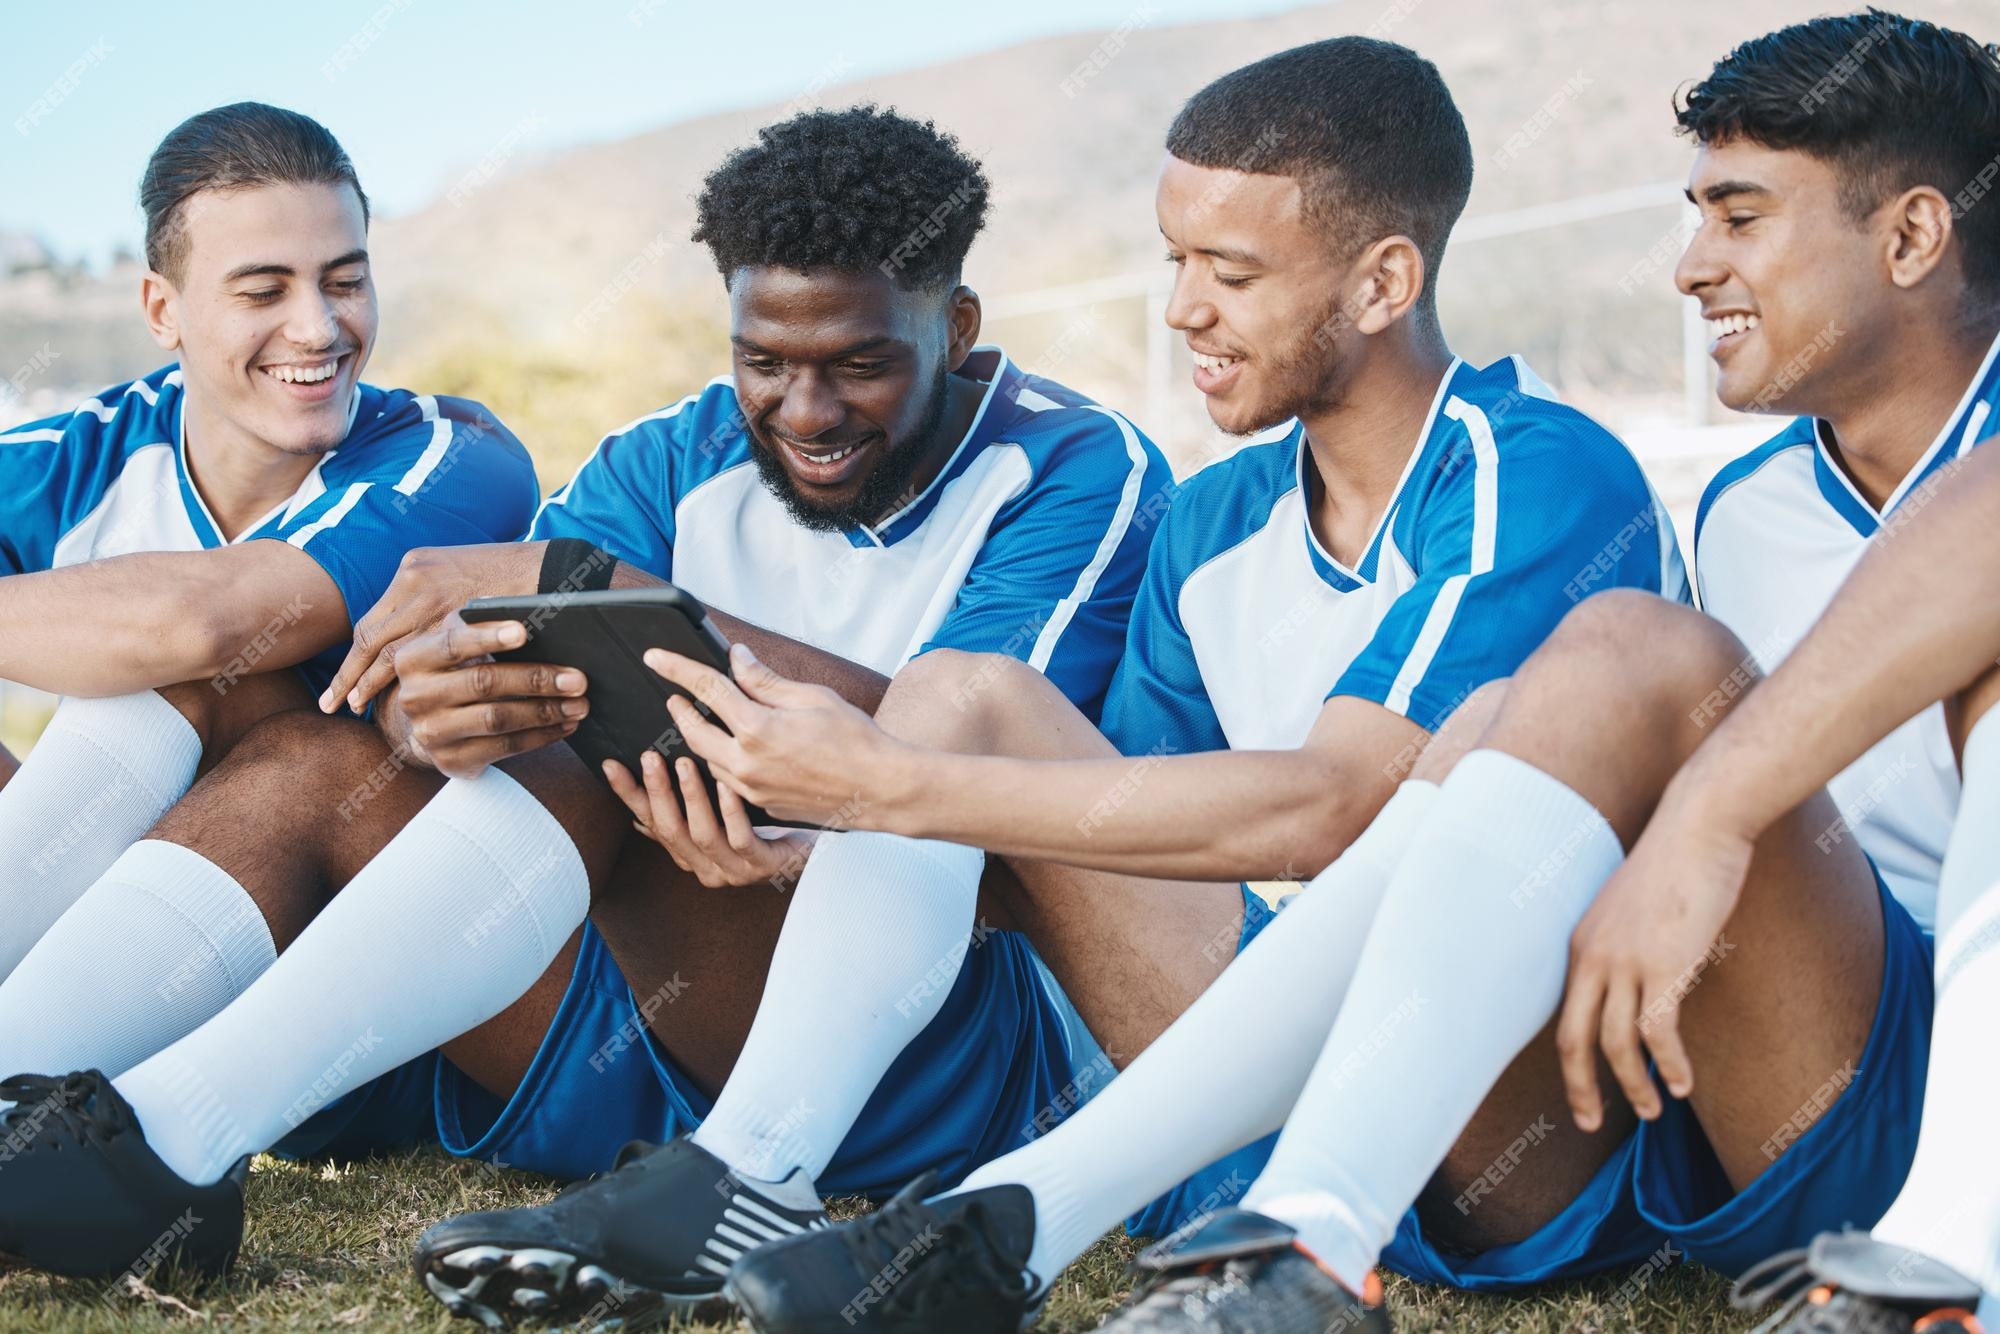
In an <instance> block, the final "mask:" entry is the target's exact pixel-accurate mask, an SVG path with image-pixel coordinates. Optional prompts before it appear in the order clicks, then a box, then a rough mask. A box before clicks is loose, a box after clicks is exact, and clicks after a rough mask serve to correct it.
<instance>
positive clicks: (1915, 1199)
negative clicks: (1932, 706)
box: [1875, 710, 2000, 1304]
mask: <svg viewBox="0 0 2000 1334" xmlns="http://www.w3.org/2000/svg"><path fill="white" fill-rule="evenodd" d="M1964 773H1965V783H1964V786H1963V788H1962V789H1961V795H1960V798H1959V804H1958V823H1957V824H1955V825H1954V826H1953V827H1952V831H1951V843H1950V845H1949V846H1948V847H1947V848H1946V850H1945V858H1944V869H1943V872H1942V874H1941V876H1940V878H1939V881H1938V909H1937V928H1938V930H1937V980H1938V993H1937V1011H1936V1013H1935V1015H1934V1017H1933V1019H1932V1021H1931V1056H1930V1064H1929V1067H1928V1074H1927V1076H1926V1084H1925V1089H1924V1117H1923V1124H1922V1128H1921V1129H1920V1130H1919V1132H1918V1135H1917V1156H1916V1159H1915V1161H1913V1162H1912V1163H1911V1164H1910V1175H1909V1177H1908V1179H1907V1180H1905V1181H1904V1182H1903V1189H1902V1190H1901V1191H1900V1192H1899V1193H1898V1194H1897V1196H1896V1202H1895V1203H1894V1204H1892V1205H1890V1206H1889V1212H1888V1213H1887V1214H1885V1215H1883V1217H1882V1220H1881V1222H1879V1223H1877V1224H1876V1225H1875V1235H1876V1236H1878V1237H1881V1238H1883V1239H1885V1240H1888V1241H1892V1242H1895V1243H1896V1244H1897V1245H1899V1246H1907V1247H1909V1248H1910V1249H1911V1250H1915V1251H1921V1252H1923V1253H1924V1254H1925V1255H1929V1256H1932V1257H1934V1258H1936V1259H1939V1260H1942V1261H1944V1262H1945V1263H1946V1264H1948V1265H1950V1266H1951V1267H1952V1268H1954V1269H1956V1270H1958V1271H1959V1272H1960V1273H1961V1274H1964V1275H1965V1276H1966V1277H1967V1278H1969V1279H1972V1280H1973V1281H1975V1282H1976V1283H1978V1284H1979V1285H1980V1287H1982V1288H1984V1289H1985V1290H1986V1294H1987V1300H1988V1303H1989V1304H2000V1138H1996V1137H1995V1135H1994V1129H1993V1109H1994V1108H1995V1107H1996V1106H2000V1053H1996V1051H1995V1045H1994V1041H1993V1024H1994V1020H1995V1019H1996V1018H2000V710H1995V711H1994V712H1992V713H1989V714H1987V716H1985V717H1984V718H1981V719H1980V720H1979V723H1978V725H1977V726H1975V727H1974V728H1973V729H1972V733H1971V735H1969V736H1968V737H1967V738H1966V741H1965V762H1964Z"/></svg>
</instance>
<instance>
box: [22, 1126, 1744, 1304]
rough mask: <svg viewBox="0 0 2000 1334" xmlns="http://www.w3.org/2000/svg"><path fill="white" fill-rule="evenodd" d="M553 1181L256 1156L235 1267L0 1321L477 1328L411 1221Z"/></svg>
mask: <svg viewBox="0 0 2000 1334" xmlns="http://www.w3.org/2000/svg"><path fill="white" fill-rule="evenodd" d="M553 1192H554V1187H553V1186H552V1185H551V1184H550V1183H549V1182H548V1181H546V1180H545V1179H542V1178H538V1177H532V1176H528V1175H525V1174H523V1173H519V1172H513V1171H508V1170H505V1169H496V1168H492V1167H487V1166H484V1165H481V1164H475V1163H467V1162H458V1161H453V1160H451V1159H448V1158H445V1157H444V1156H442V1155H440V1154H436V1153H422V1154H416V1155H412V1156H408V1157H402V1158H394V1159H385V1160H380V1161H376V1162H371V1163H362V1164H357V1165H353V1166H348V1167H337V1168H336V1167H329V1166H324V1165H312V1164H300V1163H286V1162H278V1161H275V1160H273V1159H270V1158H261V1159H259V1160H258V1162H257V1166H256V1171H255V1173H254V1174H253V1175H252V1177H251V1182H250V1201H249V1203H250V1232H249V1235H248V1236H247V1237H246V1238H245V1240H244V1251H243V1257H242V1260H241V1261H240V1262H239V1264H238V1267H237V1269H236V1272H235V1274H234V1275H233V1276H232V1277H231V1278H230V1279H229V1280H228V1281H227V1282H225V1283H218V1284H212V1285H209V1286H206V1287H200V1286H193V1285H189V1284H181V1283H175V1282H172V1281H170V1280H156V1281H155V1284H154V1285H146V1284H140V1283H136V1282H127V1283H123V1284H115V1285H114V1284H106V1283H98V1282H80V1281H75V1280H68V1279H51V1278H46V1277H44V1276H42V1275H39V1274H32V1273H26V1272H14V1273H9V1274H7V1275H5V1276H4V1277H0V1330H6V1331H11V1330H49V1331H56V1332H57V1334H104V1332H106V1331H127V1330H148V1329H167V1328H172V1329H181V1330H192V1329H194V1328H196V1327H198V1326H214V1327H217V1328H226V1329H229V1330H232V1331H233V1330H280V1329H284V1330H305V1329H336V1330H338V1329H357V1330H370V1329H430V1330H447V1329H452V1330H459V1331H464V1330H471V1329H475V1328H476V1326H473V1325H470V1324H465V1323H460V1322H455V1321H452V1320H450V1319H449V1318H448V1317H446V1316H445V1314H444V1312H443V1308H441V1307H440V1306H438V1305H437V1304H436V1303H435V1302H433V1301H432V1300H431V1299H430V1298H429V1297H428V1296H426V1295H425V1294H424V1292H423V1290H422V1289H421V1288H420V1287H419V1286H418V1284H417V1283H416V1281H415V1280H414V1279H413V1278H412V1277H411V1272H410V1265H409V1257H410V1250H411V1247H412V1246H413V1244H414V1243H415V1242H416V1239H417V1234H418V1233H420V1232H422V1231H423V1229H424V1228H425V1227H427V1226H429V1225H430V1224H431V1223H433V1222H435V1221H437V1220H438V1219H440V1218H444V1217H447V1216H449V1215H451V1214H456V1213H461V1212H464V1211H465V1210H468V1209H486V1208H497V1207H504V1206H508V1205H516V1204H532V1203H537V1202H539V1201H541V1200H544V1199H546V1198H548V1197H549V1196H550V1195H551V1194H552V1193H553ZM839 1212H852V1210H851V1209H847V1210H840V1211H839ZM1131 1254H1132V1247H1131V1244H1130V1243H1129V1242H1128V1241H1126V1240H1125V1239H1124V1238H1123V1237H1118V1236H1114V1237H1107V1238H1105V1239H1104V1240H1103V1241H1101V1242H1099V1243H1098V1244H1097V1246H1096V1247H1094V1248H1093V1249H1092V1250H1091V1251H1090V1253H1089V1254H1087V1255H1085V1256H1084V1257H1083V1259H1081V1260H1079V1261H1078V1262H1077V1263H1076V1264H1075V1265H1073V1266H1071V1267H1070V1269H1069V1270H1068V1271H1067V1272H1065V1273H1064V1274H1063V1277H1062V1281H1061V1282H1060V1284H1059V1285H1058V1287H1057V1291H1056V1292H1055V1293H1054V1294H1053V1295H1052V1296H1051V1298H1050V1300H1049V1304H1048V1308H1047V1311H1046V1312H1045V1314H1044V1317H1043V1320H1042V1323H1041V1324H1040V1326H1038V1328H1039V1329H1042V1330H1046V1331H1065V1332H1066V1331H1072V1330H1087V1329H1093V1328H1095V1327H1096V1325H1097V1322H1098V1321H1099V1320H1101V1319H1102V1318H1103V1316H1104V1314H1105V1313H1106V1312H1108V1311H1110V1310H1111V1309H1112V1308H1113V1307H1115V1306H1116V1305H1117V1304H1118V1301H1119V1299H1120V1297H1121V1296H1123V1294H1124V1292H1125V1291H1126V1280H1125V1274H1124V1270H1125V1263H1126V1261H1127V1260H1128V1259H1129V1258H1130V1257H1131ZM1389 1291H1390V1300H1391V1302H1392V1304H1393V1307H1394V1310H1395V1313H1396V1323H1397V1328H1398V1329H1399V1330H1408V1331H1434V1330H1436V1331H1442V1330H1480V1331H1490V1332H1492V1334H1501V1332H1502V1331H1506V1332H1507V1334H1569V1332H1571V1331H1576V1332H1578V1334H1587V1332H1595V1331H1624V1330H1645V1331H1653V1330H1687V1331H1695V1332H1697V1334H1698V1332H1700V1331H1722V1330H1740V1329H1742V1328H1744V1327H1745V1324H1746V1322H1745V1321H1743V1320H1742V1319H1741V1318H1740V1317H1736V1316H1732V1315H1731V1314H1730V1312H1729V1310H1728V1307H1727V1304H1726V1303H1725V1302H1724V1301H1723V1299H1722V1293H1723V1285H1722V1283H1721V1281H1720V1280H1719V1279H1716V1278H1714V1277H1713V1276H1711V1275H1708V1274H1707V1273H1705V1272H1704V1271H1701V1270H1697V1269H1694V1268H1693V1267H1691V1266H1680V1265H1675V1266H1671V1267H1668V1268H1665V1269H1662V1270H1659V1271H1657V1272H1650V1273H1646V1272H1641V1273H1638V1274H1635V1275H1633V1276H1631V1277H1626V1276H1619V1277H1613V1278H1606V1279H1602V1280H1597V1281H1593V1282H1589V1283H1581V1284H1569V1285H1564V1286H1560V1287H1553V1288H1550V1289H1548V1290H1547V1291H1545V1292H1539V1293H1536V1294H1535V1295H1533V1296H1531V1297H1527V1298H1521V1299H1514V1300H1501V1299H1494V1298H1473V1297H1465V1296H1461V1295H1458V1294H1455V1293H1448V1292H1444V1291H1441V1290H1438V1289H1432V1288H1420V1287H1417V1286H1415V1285H1413V1284H1409V1283H1404V1282H1401V1281H1396V1282H1393V1283H1392V1284H1391V1285H1390V1290H1389ZM686 1328H690V1329H696V1330H702V1331H723V1330H733V1329H738V1328H741V1326H738V1325H733V1324H724V1325H714V1324H709V1325H695V1326H688V1327H686ZM940 1334H948V1332H947V1331H940Z"/></svg>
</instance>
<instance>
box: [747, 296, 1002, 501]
mask: <svg viewBox="0 0 2000 1334" xmlns="http://www.w3.org/2000/svg"><path fill="white" fill-rule="evenodd" d="M729 309H730V342H731V344H732V345H733V347H734V349H735V357H734V360H735V371H736V397H737V401H738V402H739V403H740V404H741V406H742V408H743V415H744V418H745V421H746V422H747V424H748V428H749V432H750V439H751V443H752V445H753V446H754V447H755V458H756V461H757V466H758V469H759V471H760V472H761V473H762V474H763V477H764V481H765V484H766V485H768V486H769V487H770V488H771V489H772V490H773V491H774V492H776V493H777V494H778V495H779V496H780V497H782V498H783V499H784V501H785V503H786V506H787V508H789V509H790V510H791V512H792V515H793V517H794V518H795V519H797V520H798V521H799V522H800V523H802V524H805V525H806V526H807V527H811V528H816V529H821V530H826V531H838V530H842V529H846V528H849V527H853V526H855V525H857V524H873V523H877V522H879V521H881V520H882V519H884V518H886V517H888V516H889V515H890V514H892V513H893V512H894V511H895V510H897V509H899V508H901V502H903V501H905V500H907V499H912V498H914V493H915V491H916V489H918V487H919V485H920V483H921V482H922V481H925V480H928V477H929V476H934V475H935V471H936V468H937V467H939V466H941V465H942V462H943V456H944V455H945V454H947V453H949V451H950V449H951V448H952V446H953V445H954V444H955V443H956V442H955V441H953V440H950V439H946V438H944V433H943V432H944V426H945V422H946V412H947V409H948V407H949V406H950V391H949V386H950V384H951V380H950V374H951V372H952V371H954V370H956V369H957V368H958V366H959V364H960V363H961V362H963V361H964V359H965V356H966V354H967V353H968V352H970V351H971V349H972V345H973V343H974V341H975V340H976V339H977V337H978V331H979V313H978V311H979V308H978V301H977V298H975V297H973V296H972V294H971V292H970V291H969V290H968V289H965V288H962V287H961V288H958V289H957V290H956V291H954V292H952V293H950V294H949V295H941V294H939V293H937V292H927V291H908V290H905V289H903V288H900V287H898V286H896V284H894V283H893V282H891V281H890V280H889V279H888V278H886V277H884V276H883V275H882V274H880V273H878V272H872V271H871V272H867V273H854V272H847V271H844V270H835V269H814V270H809V271H806V272H803V273H802V272H799V271H797V270H794V269H787V268H783V267H778V266H769V267H754V268H744V269H739V270H738V271H737V272H736V273H735V275H734V276H733V277H732V279H731V281H730V284H729Z"/></svg>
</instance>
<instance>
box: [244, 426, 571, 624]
mask: <svg viewBox="0 0 2000 1334" xmlns="http://www.w3.org/2000/svg"><path fill="white" fill-rule="evenodd" d="M368 429H369V435H368V437H367V439H366V440H365V441H363V442H361V448H360V449H358V450H355V452H354V454H352V455H349V451H350V450H353V449H354V445H353V444H352V443H350V444H349V445H344V446H343V447H342V453H341V455H336V456H335V457H334V458H332V459H330V460H329V462H328V465H327V470H326V472H327V477H326V480H327V489H326V491H325V493H324V494H322V495H320V496H319V497H317V498H316V499H314V500H313V502H312V503H311V504H309V505H306V506H305V507H304V508H302V509H300V510H299V511H298V513H296V514H294V515H292V516H290V517H289V518H287V519H286V520H284V521H283V522H282V523H281V524H280V525H279V526H278V528H277V529H276V531H274V532H271V533H269V534H267V535H268V536H270V537H274V538H276V539H278V540H280V541H283V542H287V543H290V544H291V545H292V546H295V547H297V548H298V549H299V550H301V551H303V552H305V553H306V554H307V555H308V556H311V557H312V558H313V559H314V560H316V561H318V562H319V564H320V567H321V568H322V569H324V570H325V571H326V572H327V574H328V575H329V576H330V577H331V578H332V579H333V582H334V585H335V586H336V587H337V588H339V590H340V596H341V598H342V600H343V601H344V602H345V603H346V604H347V613H348V618H349V620H350V621H358V620H360V619H361V617H363V616H365V615H367V613H368V611H369V609H370V608H371V607H373V606H374V605H375V603H376V601H377V600H378V599H379V598H380V597H381V596H382V594H383V592H384V591H385V590H387V588H388V587H389V581H390V580H392V579H394V578H395V576H396V570H397V568H398V567H399V566H400V565H401V564H402V560H403V557H404V555H405V554H407V553H408V552H410V551H411V550H414V549H415V548H417V547H446V546H464V545H469V544H474V543H484V542H512V541H515V540H517V539H518V538H520V536H521V535H522V533H523V532H525V531H526V529H527V526H528V520H529V516H530V515H532V514H533V513H534V507H535V500H536V497H537V495H538V489H537V487H536V484H535V469H534V464H533V462H532V461H530V459H529V458H528V452H527V450H525V449H524V448H522V446H521V442H520V441H518V440H516V439H515V438H514V436H513V433H512V432H510V431H508V430H507V428H506V427H505V426H503V425H501V424H500V422H499V421H498V420H497V419H496V418H494V417H493V416H492V415H491V414H490V413H488V412H487V411H486V410H485V409H484V408H483V407H481V406H480V405H479V404H477V403H472V402H469V401H467V400H464V399H452V398H435V399H433V398H429V397H421V398H420V397H416V396H412V395H406V394H401V393H397V394H393V395H390V396H389V405H388V406H387V408H386V409H385V411H384V412H383V414H382V416H381V417H379V418H377V419H376V420H375V421H374V422H372V423H371V424H370V426H369V428H368ZM343 456H346V457H343ZM350 457H351V458H353V459H354V460H355V461H354V462H352V463H349V462H348V458H350ZM336 463H338V464H340V465H342V466H340V467H339V468H338V469H336V468H335V466H334V465H335V464H336Z"/></svg>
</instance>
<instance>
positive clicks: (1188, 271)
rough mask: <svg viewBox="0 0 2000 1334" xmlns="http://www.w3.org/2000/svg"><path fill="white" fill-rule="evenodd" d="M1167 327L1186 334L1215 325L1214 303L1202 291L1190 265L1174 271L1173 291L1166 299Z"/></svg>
mask: <svg viewBox="0 0 2000 1334" xmlns="http://www.w3.org/2000/svg"><path fill="white" fill-rule="evenodd" d="M1166 320H1167V327H1168V328H1170V329H1178V330H1180V331H1181V332H1182V333H1186V332H1187V331H1188V330H1190V329H1206V328H1208V327H1210V326H1211V325H1213V324H1214V323H1215V303H1214V302H1212V301H1211V300H1209V298H1208V296H1207V294H1206V293H1205V292H1204V291H1203V290H1202V283H1201V280H1200V279H1199V278H1198V277H1197V276H1196V274H1195V271H1194V265H1193V264H1192V263H1183V264H1182V265H1181V266H1180V267H1179V268H1178V269H1176V270H1175V271H1174V290H1173V291H1172V292H1171V293H1170V294H1169V295H1168V297H1167V311H1166Z"/></svg>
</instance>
